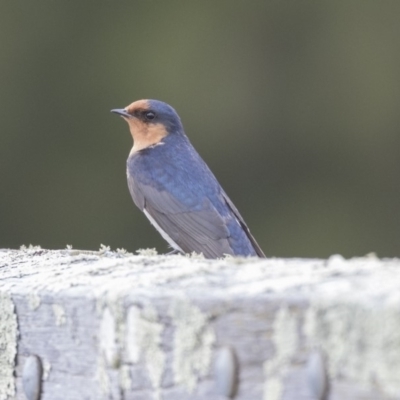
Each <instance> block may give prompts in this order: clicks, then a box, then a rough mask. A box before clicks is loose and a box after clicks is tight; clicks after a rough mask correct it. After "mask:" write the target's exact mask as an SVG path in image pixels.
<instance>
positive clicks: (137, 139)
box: [111, 100, 265, 259]
mask: <svg viewBox="0 0 400 400" xmlns="http://www.w3.org/2000/svg"><path fill="white" fill-rule="evenodd" d="M111 112H113V113H115V114H118V115H120V116H121V117H122V118H123V119H124V120H125V121H126V122H127V123H128V125H129V130H130V132H131V135H132V137H133V147H132V150H131V152H130V154H129V157H128V160H127V179H128V187H129V191H130V194H131V196H132V199H133V201H134V203H135V204H136V206H137V207H138V208H139V209H140V210H142V211H143V212H144V214H145V215H146V217H147V218H148V219H149V220H150V222H151V224H152V225H154V227H155V228H156V229H157V230H158V232H159V233H160V234H161V236H162V237H163V238H164V239H165V240H166V241H167V242H168V243H169V245H170V246H171V247H172V248H173V253H178V252H179V253H192V252H196V253H202V254H203V255H204V257H205V258H211V259H214V258H220V257H223V256H224V255H226V254H229V255H232V256H245V257H257V256H258V257H265V255H264V253H263V251H262V250H261V248H260V246H259V245H258V244H257V242H256V240H255V239H254V237H253V236H252V235H251V233H250V230H249V228H248V227H247V225H246V223H245V222H244V219H243V218H242V216H241V215H240V213H239V211H238V209H237V208H236V207H235V206H234V204H233V203H232V201H231V200H230V199H229V197H228V196H227V194H226V193H225V191H224V190H223V189H222V187H221V185H220V184H219V183H218V181H217V179H216V178H215V176H214V174H213V173H212V172H211V170H210V169H209V168H208V166H207V164H206V163H205V162H204V161H203V159H202V158H201V157H200V155H199V154H198V153H197V151H196V150H195V149H194V147H193V146H192V144H191V143H190V141H189V138H188V137H187V136H186V134H185V132H184V129H183V126H182V123H181V120H180V118H179V116H178V114H177V113H176V111H175V110H174V109H173V108H172V107H171V106H170V105H168V104H166V103H164V102H162V101H159V100H139V101H135V102H133V103H132V104H130V105H129V106H127V107H125V108H117V109H113V110H111Z"/></svg>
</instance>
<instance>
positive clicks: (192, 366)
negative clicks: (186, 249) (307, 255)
mask: <svg viewBox="0 0 400 400" xmlns="http://www.w3.org/2000/svg"><path fill="white" fill-rule="evenodd" d="M399 289H400V261H399V260H397V259H390V260H379V259H377V258H376V257H375V256H374V255H370V256H368V257H364V258H357V259H352V260H344V259H343V258H342V257H340V256H333V257H331V258H330V259H329V260H304V259H290V260H283V259H265V260H258V259H247V260H245V259H232V258H228V259H226V260H217V261H210V260H204V259H201V258H199V257H191V258H189V257H183V256H179V255H177V256H175V255H174V256H157V255H152V252H151V251H149V252H147V254H142V255H139V256H134V255H131V254H124V253H123V252H121V251H119V252H111V251H109V250H108V249H107V248H103V249H102V250H101V251H100V252H83V251H79V250H72V249H66V250H59V251H49V250H42V249H40V248H36V247H30V248H24V249H23V250H7V249H3V250H0V400H3V399H4V400H5V399H17V400H20V399H24V398H25V397H24V394H23V389H22V379H21V374H22V371H23V367H24V362H25V361H26V360H27V358H28V357H29V356H30V355H37V356H38V357H40V359H41V361H42V364H43V369H44V378H43V384H42V396H41V399H42V400H61V399H62V400H92V399H126V400H130V399H132V400H133V399H135V400H145V399H146V400H147V399H150V400H151V399H162V400H186V399H194V400H201V399H211V400H212V399H215V400H222V399H225V400H227V399H228V397H223V396H221V390H220V389H218V387H217V386H216V382H218V379H216V377H215V374H216V373H218V374H222V375H221V376H222V379H231V378H230V376H231V373H230V372H229V371H228V370H227V375H226V376H227V377H226V378H225V377H224V375H223V371H222V372H221V365H224V363H226V362H225V361H224V363H221V362H220V363H218V359H217V360H216V357H218V354H221V353H220V352H219V350H220V349H223V348H229V349H232V351H233V352H234V357H235V359H236V360H237V363H238V373H237V379H238V382H237V393H236V396H235V397H234V398H235V399H239V400H248V399H254V400H294V399H296V400H312V399H314V398H315V397H313V394H312V393H323V392H324V391H323V390H322V389H321V387H322V386H321V385H323V383H321V382H318V379H319V378H318V377H324V376H325V375H324V372H323V371H319V370H318V368H320V367H319V366H320V365H321V363H320V362H319V361H318V362H315V359H313V358H312V357H313V354H314V357H315V354H320V355H321V356H318V357H317V358H316V359H317V360H320V359H326V360H327V361H326V369H327V373H328V380H329V385H330V388H331V393H330V395H329V399H330V400H339V399H340V400H346V399H351V400H357V399H366V400H368V399H388V400H390V399H399V398H400V317H399V316H400V290H399ZM15 352H16V354H17V356H16V358H15V359H14V354H15ZM215 361H217V365H216V364H215ZM228 364H229V363H228ZM228 367H229V368H232V366H228ZM215 371H218V372H215ZM321 379H322V378H321ZM316 380H317V381H316ZM310 382H314V383H311V385H312V384H314V385H316V386H315V387H314V388H313V387H310ZM320 384H321V385H320ZM318 385H320V386H318ZM14 389H15V394H13V393H12V391H13V390H14ZM226 393H228V395H231V394H230V392H229V390H226Z"/></svg>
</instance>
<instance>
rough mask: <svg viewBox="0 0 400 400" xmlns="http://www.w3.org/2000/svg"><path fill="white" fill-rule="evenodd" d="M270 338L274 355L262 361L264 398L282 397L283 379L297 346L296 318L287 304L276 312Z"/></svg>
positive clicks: (269, 399)
mask: <svg viewBox="0 0 400 400" xmlns="http://www.w3.org/2000/svg"><path fill="white" fill-rule="evenodd" d="M272 340H273V342H274V345H275V353H274V356H273V357H272V358H271V359H268V360H266V361H265V362H264V374H265V377H266V380H265V383H264V400H279V399H281V398H282V394H283V379H284V378H285V375H286V374H287V372H288V369H289V367H290V365H291V361H292V360H291V359H292V357H293V356H294V354H295V352H296V350H297V348H298V333H297V319H296V316H295V315H294V314H293V313H292V312H291V311H290V309H289V308H288V307H287V306H284V307H282V308H280V309H279V310H278V312H277V313H276V316H275V320H274V324H273V337H272Z"/></svg>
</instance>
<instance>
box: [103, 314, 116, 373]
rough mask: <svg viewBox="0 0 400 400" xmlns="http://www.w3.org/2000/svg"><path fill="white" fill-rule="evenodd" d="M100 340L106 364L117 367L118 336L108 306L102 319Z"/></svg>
mask: <svg viewBox="0 0 400 400" xmlns="http://www.w3.org/2000/svg"><path fill="white" fill-rule="evenodd" d="M99 341H100V349H101V353H102V355H103V357H104V360H105V365H106V366H108V367H111V368H117V367H118V365H119V354H118V344H117V337H116V324H115V319H114V317H113V315H112V314H111V311H110V309H109V308H108V307H107V308H106V309H105V310H104V312H103V317H102V319H101V323H100V337H99Z"/></svg>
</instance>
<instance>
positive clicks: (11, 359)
mask: <svg viewBox="0 0 400 400" xmlns="http://www.w3.org/2000/svg"><path fill="white" fill-rule="evenodd" d="M17 336H18V323H17V316H16V314H15V310H14V303H13V301H12V300H11V297H10V296H9V295H8V294H7V293H3V292H0V399H2V400H6V399H11V398H14V396H15V382H14V366H15V357H16V355H17Z"/></svg>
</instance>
